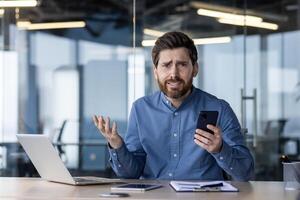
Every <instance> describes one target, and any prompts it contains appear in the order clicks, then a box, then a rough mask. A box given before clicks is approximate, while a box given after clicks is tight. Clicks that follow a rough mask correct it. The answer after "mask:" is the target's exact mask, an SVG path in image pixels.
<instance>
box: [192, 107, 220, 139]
mask: <svg viewBox="0 0 300 200" xmlns="http://www.w3.org/2000/svg"><path fill="white" fill-rule="evenodd" d="M218 115H219V112H218V111H200V113H199V116H198V121H197V129H201V130H204V131H207V132H209V133H211V134H214V133H213V131H211V130H209V129H208V128H207V125H208V124H210V125H213V126H216V125H217V120H218Z"/></svg>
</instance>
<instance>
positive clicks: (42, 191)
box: [0, 177, 300, 200]
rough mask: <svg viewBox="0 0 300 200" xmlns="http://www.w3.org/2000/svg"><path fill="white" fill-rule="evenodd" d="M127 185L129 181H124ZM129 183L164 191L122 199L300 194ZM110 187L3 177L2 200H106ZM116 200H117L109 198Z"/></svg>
mask: <svg viewBox="0 0 300 200" xmlns="http://www.w3.org/2000/svg"><path fill="white" fill-rule="evenodd" d="M125 181H127V180H125ZM127 182H155V183H160V184H163V187H162V188H159V189H155V190H151V191H146V192H140V193H130V197H123V198H119V199H156V200H157V199H170V200H171V199H182V200H189V199H195V200H196V199H197V200H225V199H228V200H299V199H300V190H299V191H287V190H284V183H283V182H262V181H251V182H231V183H232V184H233V185H234V186H236V187H238V188H239V190H240V191H239V192H227V193H225V192H186V193H178V192H177V193H176V192H175V191H174V190H173V189H172V188H171V187H170V186H169V181H144V180H143V181H142V180H128V181H127ZM110 187H111V185H93V186H71V185H65V184H59V183H52V182H47V181H44V180H42V179H40V178H14V177H0V199H1V200H4V199H33V200H34V199H53V200H54V199H105V198H102V197H99V194H100V193H105V192H110ZM106 199H117V198H106Z"/></svg>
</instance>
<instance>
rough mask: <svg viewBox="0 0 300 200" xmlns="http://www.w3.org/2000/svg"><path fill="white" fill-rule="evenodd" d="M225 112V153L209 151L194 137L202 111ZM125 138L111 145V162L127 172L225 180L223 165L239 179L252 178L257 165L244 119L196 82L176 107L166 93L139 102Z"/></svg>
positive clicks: (121, 172) (222, 125) (133, 175)
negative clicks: (243, 131)
mask: <svg viewBox="0 0 300 200" xmlns="http://www.w3.org/2000/svg"><path fill="white" fill-rule="evenodd" d="M202 110H216V111H218V112H219V118H218V123H217V126H219V127H220V128H221V130H222V139H223V145H222V149H221V151H220V152H219V153H209V152H207V151H206V150H205V149H203V148H201V147H200V146H198V145H197V144H196V143H195V142H194V134H195V130H196V125H197V118H198V115H199V112H200V111H202ZM124 142H125V144H124V145H122V146H121V147H120V148H119V149H111V148H109V152H110V156H111V158H110V162H111V165H112V168H113V170H114V171H115V173H116V174H117V175H118V176H120V177H123V178H147V179H173V180H174V179H197V180H223V179H224V176H223V170H224V171H225V172H227V174H229V175H230V176H232V178H233V179H234V180H240V181H247V180H249V179H250V178H251V176H252V174H253V170H254V164H253V158H252V156H251V154H250V152H249V150H248V148H247V147H246V146H245V142H244V137H243V135H242V134H241V128H240V125H239V122H238V120H237V118H236V116H235V114H234V112H233V111H232V109H231V108H230V106H229V104H228V103H227V102H225V101H224V100H221V99H218V98H216V97H215V96H213V95H210V94H208V93H206V92H204V91H202V90H200V89H197V88H193V89H192V92H191V94H190V95H189V96H188V97H187V98H186V99H185V100H184V101H183V103H182V104H181V105H180V106H179V107H178V108H175V107H173V106H172V105H171V102H170V101H169V100H168V99H167V98H166V97H165V95H164V93H162V92H156V93H154V94H153V95H150V96H145V97H143V98H140V99H138V100H137V101H136V102H134V104H133V106H132V110H131V113H130V117H129V124H128V130H127V133H126V135H125V138H124Z"/></svg>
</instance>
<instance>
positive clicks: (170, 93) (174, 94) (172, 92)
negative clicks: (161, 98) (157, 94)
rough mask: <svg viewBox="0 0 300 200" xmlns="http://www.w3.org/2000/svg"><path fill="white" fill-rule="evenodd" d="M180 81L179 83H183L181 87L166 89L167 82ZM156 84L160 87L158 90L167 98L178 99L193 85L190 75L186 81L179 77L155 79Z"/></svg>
mask: <svg viewBox="0 0 300 200" xmlns="http://www.w3.org/2000/svg"><path fill="white" fill-rule="evenodd" d="M172 81H173V82H175V81H176V82H180V84H183V87H182V89H168V87H167V82H172ZM157 83H158V86H159V88H160V90H161V91H162V92H163V93H164V94H165V95H166V96H167V97H169V98H172V99H179V98H181V97H183V96H184V95H185V94H187V93H188V92H189V91H190V89H191V88H192V85H193V77H191V78H190V79H189V80H188V82H187V83H185V82H184V80H182V79H181V78H179V77H177V76H176V77H175V78H172V79H167V80H165V81H161V80H159V79H158V80H157Z"/></svg>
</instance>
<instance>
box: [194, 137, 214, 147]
mask: <svg viewBox="0 0 300 200" xmlns="http://www.w3.org/2000/svg"><path fill="white" fill-rule="evenodd" d="M194 138H195V139H197V140H198V141H200V142H202V143H203V144H206V145H210V144H211V143H212V140H210V139H208V138H206V137H204V136H202V135H199V134H195V135H194Z"/></svg>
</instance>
